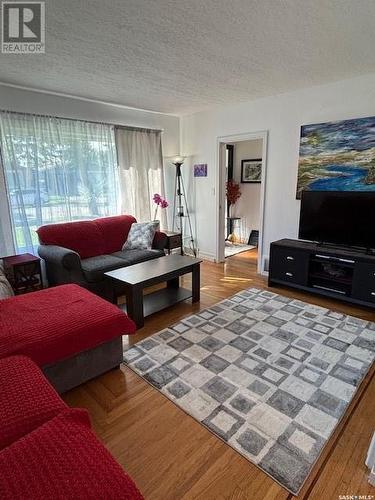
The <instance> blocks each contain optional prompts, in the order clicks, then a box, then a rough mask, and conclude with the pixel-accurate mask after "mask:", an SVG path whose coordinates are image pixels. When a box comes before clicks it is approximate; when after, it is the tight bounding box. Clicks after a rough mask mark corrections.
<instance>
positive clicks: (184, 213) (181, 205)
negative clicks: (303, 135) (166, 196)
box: [172, 156, 197, 257]
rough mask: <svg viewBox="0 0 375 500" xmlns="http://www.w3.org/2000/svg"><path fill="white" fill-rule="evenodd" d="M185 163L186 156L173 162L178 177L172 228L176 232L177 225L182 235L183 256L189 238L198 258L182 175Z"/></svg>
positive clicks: (176, 178)
mask: <svg viewBox="0 0 375 500" xmlns="http://www.w3.org/2000/svg"><path fill="white" fill-rule="evenodd" d="M184 161H185V157H184V156H176V157H175V158H174V159H173V162H172V163H173V165H174V166H175V167H176V177H175V184H174V200H173V228H172V231H174V230H175V228H176V225H177V227H178V230H179V231H180V233H181V241H182V245H181V255H182V254H183V248H184V238H188V239H189V241H190V245H191V249H192V251H193V254H194V257H196V256H197V250H196V248H195V244H194V238H193V230H192V225H191V218H190V212H189V207H188V204H187V199H186V191H185V186H184V180H183V178H182V174H181V166H182V164H183V163H184ZM185 218H186V219H187V221H188V230H189V233H188V234H186V235H185V228H184V219H185ZM178 221H179V222H178ZM177 222H178V223H177Z"/></svg>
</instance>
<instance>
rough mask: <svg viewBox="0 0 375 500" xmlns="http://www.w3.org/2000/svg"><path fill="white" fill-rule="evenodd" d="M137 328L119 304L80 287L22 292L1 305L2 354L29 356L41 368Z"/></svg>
mask: <svg viewBox="0 0 375 500" xmlns="http://www.w3.org/2000/svg"><path fill="white" fill-rule="evenodd" d="M134 332H135V325H134V323H133V321H132V320H131V319H129V318H128V317H127V316H126V314H124V313H123V312H122V311H121V310H120V309H119V308H118V307H117V306H115V305H113V304H110V303H109V302H107V301H105V300H104V299H101V298H100V297H98V296H97V295H94V294H93V293H91V292H89V291H87V290H85V289H84V288H81V287H79V286H78V285H61V286H57V287H54V288H48V289H46V290H40V291H38V292H32V293H28V294H25V295H18V296H16V297H11V298H9V299H5V300H2V301H1V304H0V358H4V357H6V356H10V355H12V354H23V355H25V356H28V357H30V358H31V359H32V360H33V361H35V363H37V364H38V365H39V366H45V365H48V364H51V363H55V362H56V361H59V360H61V359H64V358H68V357H70V356H72V355H74V354H77V353H78V352H81V351H85V350H87V349H91V348H93V347H96V346H97V345H99V344H101V343H103V342H106V341H109V340H111V339H114V338H115V337H119V336H120V335H127V334H131V333H134Z"/></svg>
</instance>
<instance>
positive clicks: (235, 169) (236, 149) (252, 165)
mask: <svg viewBox="0 0 375 500" xmlns="http://www.w3.org/2000/svg"><path fill="white" fill-rule="evenodd" d="M218 149H219V175H218V184H219V185H218V194H219V195H218V220H217V222H218V226H217V261H219V262H223V261H225V259H231V258H232V257H234V256H236V255H238V254H243V256H248V257H250V258H251V259H252V260H257V269H258V272H262V271H263V262H262V255H263V251H262V250H263V248H262V241H263V212H264V194H265V179H266V175H265V169H266V151H267V132H259V133H254V134H242V135H240V136H226V137H219V138H218Z"/></svg>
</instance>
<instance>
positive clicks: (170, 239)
mask: <svg viewBox="0 0 375 500" xmlns="http://www.w3.org/2000/svg"><path fill="white" fill-rule="evenodd" d="M163 233H165V234H166V235H167V245H166V247H165V249H166V250H168V254H169V255H170V253H171V250H173V249H174V248H180V249H181V255H183V253H184V252H183V249H182V236H181V233H174V232H173V231H163Z"/></svg>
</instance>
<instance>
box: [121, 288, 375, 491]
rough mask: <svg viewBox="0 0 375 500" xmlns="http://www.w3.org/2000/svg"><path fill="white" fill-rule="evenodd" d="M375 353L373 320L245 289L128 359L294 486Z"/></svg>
mask: <svg viewBox="0 0 375 500" xmlns="http://www.w3.org/2000/svg"><path fill="white" fill-rule="evenodd" d="M374 357H375V323H370V322H367V321H363V320H360V319H357V318H353V317H351V316H346V315H344V314H340V313H336V312H333V311H330V310H328V309H325V308H322V307H318V306H314V305H311V304H307V303H305V302H301V301H299V300H292V299H289V298H287V297H283V296H281V295H277V294H274V293H270V292H268V291H261V290H258V289H255V288H250V289H248V290H244V291H242V292H240V293H237V294H236V295H234V296H233V297H231V298H229V299H227V300H224V301H223V302H220V303H218V304H217V305H215V306H213V307H210V308H209V309H205V310H203V311H201V312H200V313H198V314H195V315H193V316H190V317H188V318H185V319H183V320H182V321H181V322H180V323H177V324H176V325H174V326H171V327H170V328H167V329H165V330H163V331H161V332H159V333H157V334H155V335H153V336H151V337H149V338H147V339H145V340H143V341H141V342H139V343H138V344H136V345H135V346H133V347H131V348H129V349H128V350H127V351H126V352H125V353H124V358H125V362H126V363H127V365H128V366H129V367H131V368H132V369H133V370H134V371H135V372H136V373H138V374H140V375H141V376H142V377H143V378H145V379H146V380H147V381H148V382H150V383H151V384H152V385H153V386H154V387H156V388H157V389H159V390H160V391H161V392H162V393H163V394H165V395H166V396H167V397H168V398H170V399H171V400H172V401H174V402H175V403H176V404H177V405H178V406H180V407H181V408H182V409H183V410H185V411H186V412H187V413H189V414H190V415H192V416H193V417H195V418H196V419H197V420H198V421H199V422H201V423H202V424H204V425H205V426H206V427H208V428H209V429H210V430H211V431H212V432H214V433H215V434H216V435H218V436H219V437H220V438H221V439H223V440H224V441H225V442H227V443H228V444H229V445H230V446H232V447H233V448H234V449H235V450H237V451H238V452H239V453H241V454H242V455H244V456H245V457H246V458H248V459H249V460H250V461H251V462H253V463H254V464H256V465H257V466H258V467H260V468H261V469H262V470H263V471H265V472H266V473H267V474H269V475H270V476H271V477H272V478H273V479H274V480H276V481H278V482H279V483H280V484H281V485H282V486H284V487H285V488H287V489H288V490H289V491H291V492H292V493H294V494H297V493H298V492H299V490H300V489H301V487H302V485H303V483H304V481H305V480H306V478H307V477H308V475H309V472H310V471H311V469H312V467H313V465H314V463H315V461H316V460H317V458H318V457H319V455H320V453H321V451H322V448H323V447H324V445H325V444H326V443H327V441H328V438H329V437H330V435H331V434H332V432H333V431H334V429H335V427H336V426H337V424H338V422H339V420H340V419H341V417H342V416H343V415H344V413H345V410H346V408H347V406H348V404H349V402H350V401H351V399H352V398H353V395H354V394H355V392H356V389H357V388H358V386H359V384H360V382H361V380H362V379H363V377H364V376H365V374H366V373H367V371H368V370H369V368H370V366H371V364H372V362H373V360H374Z"/></svg>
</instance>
